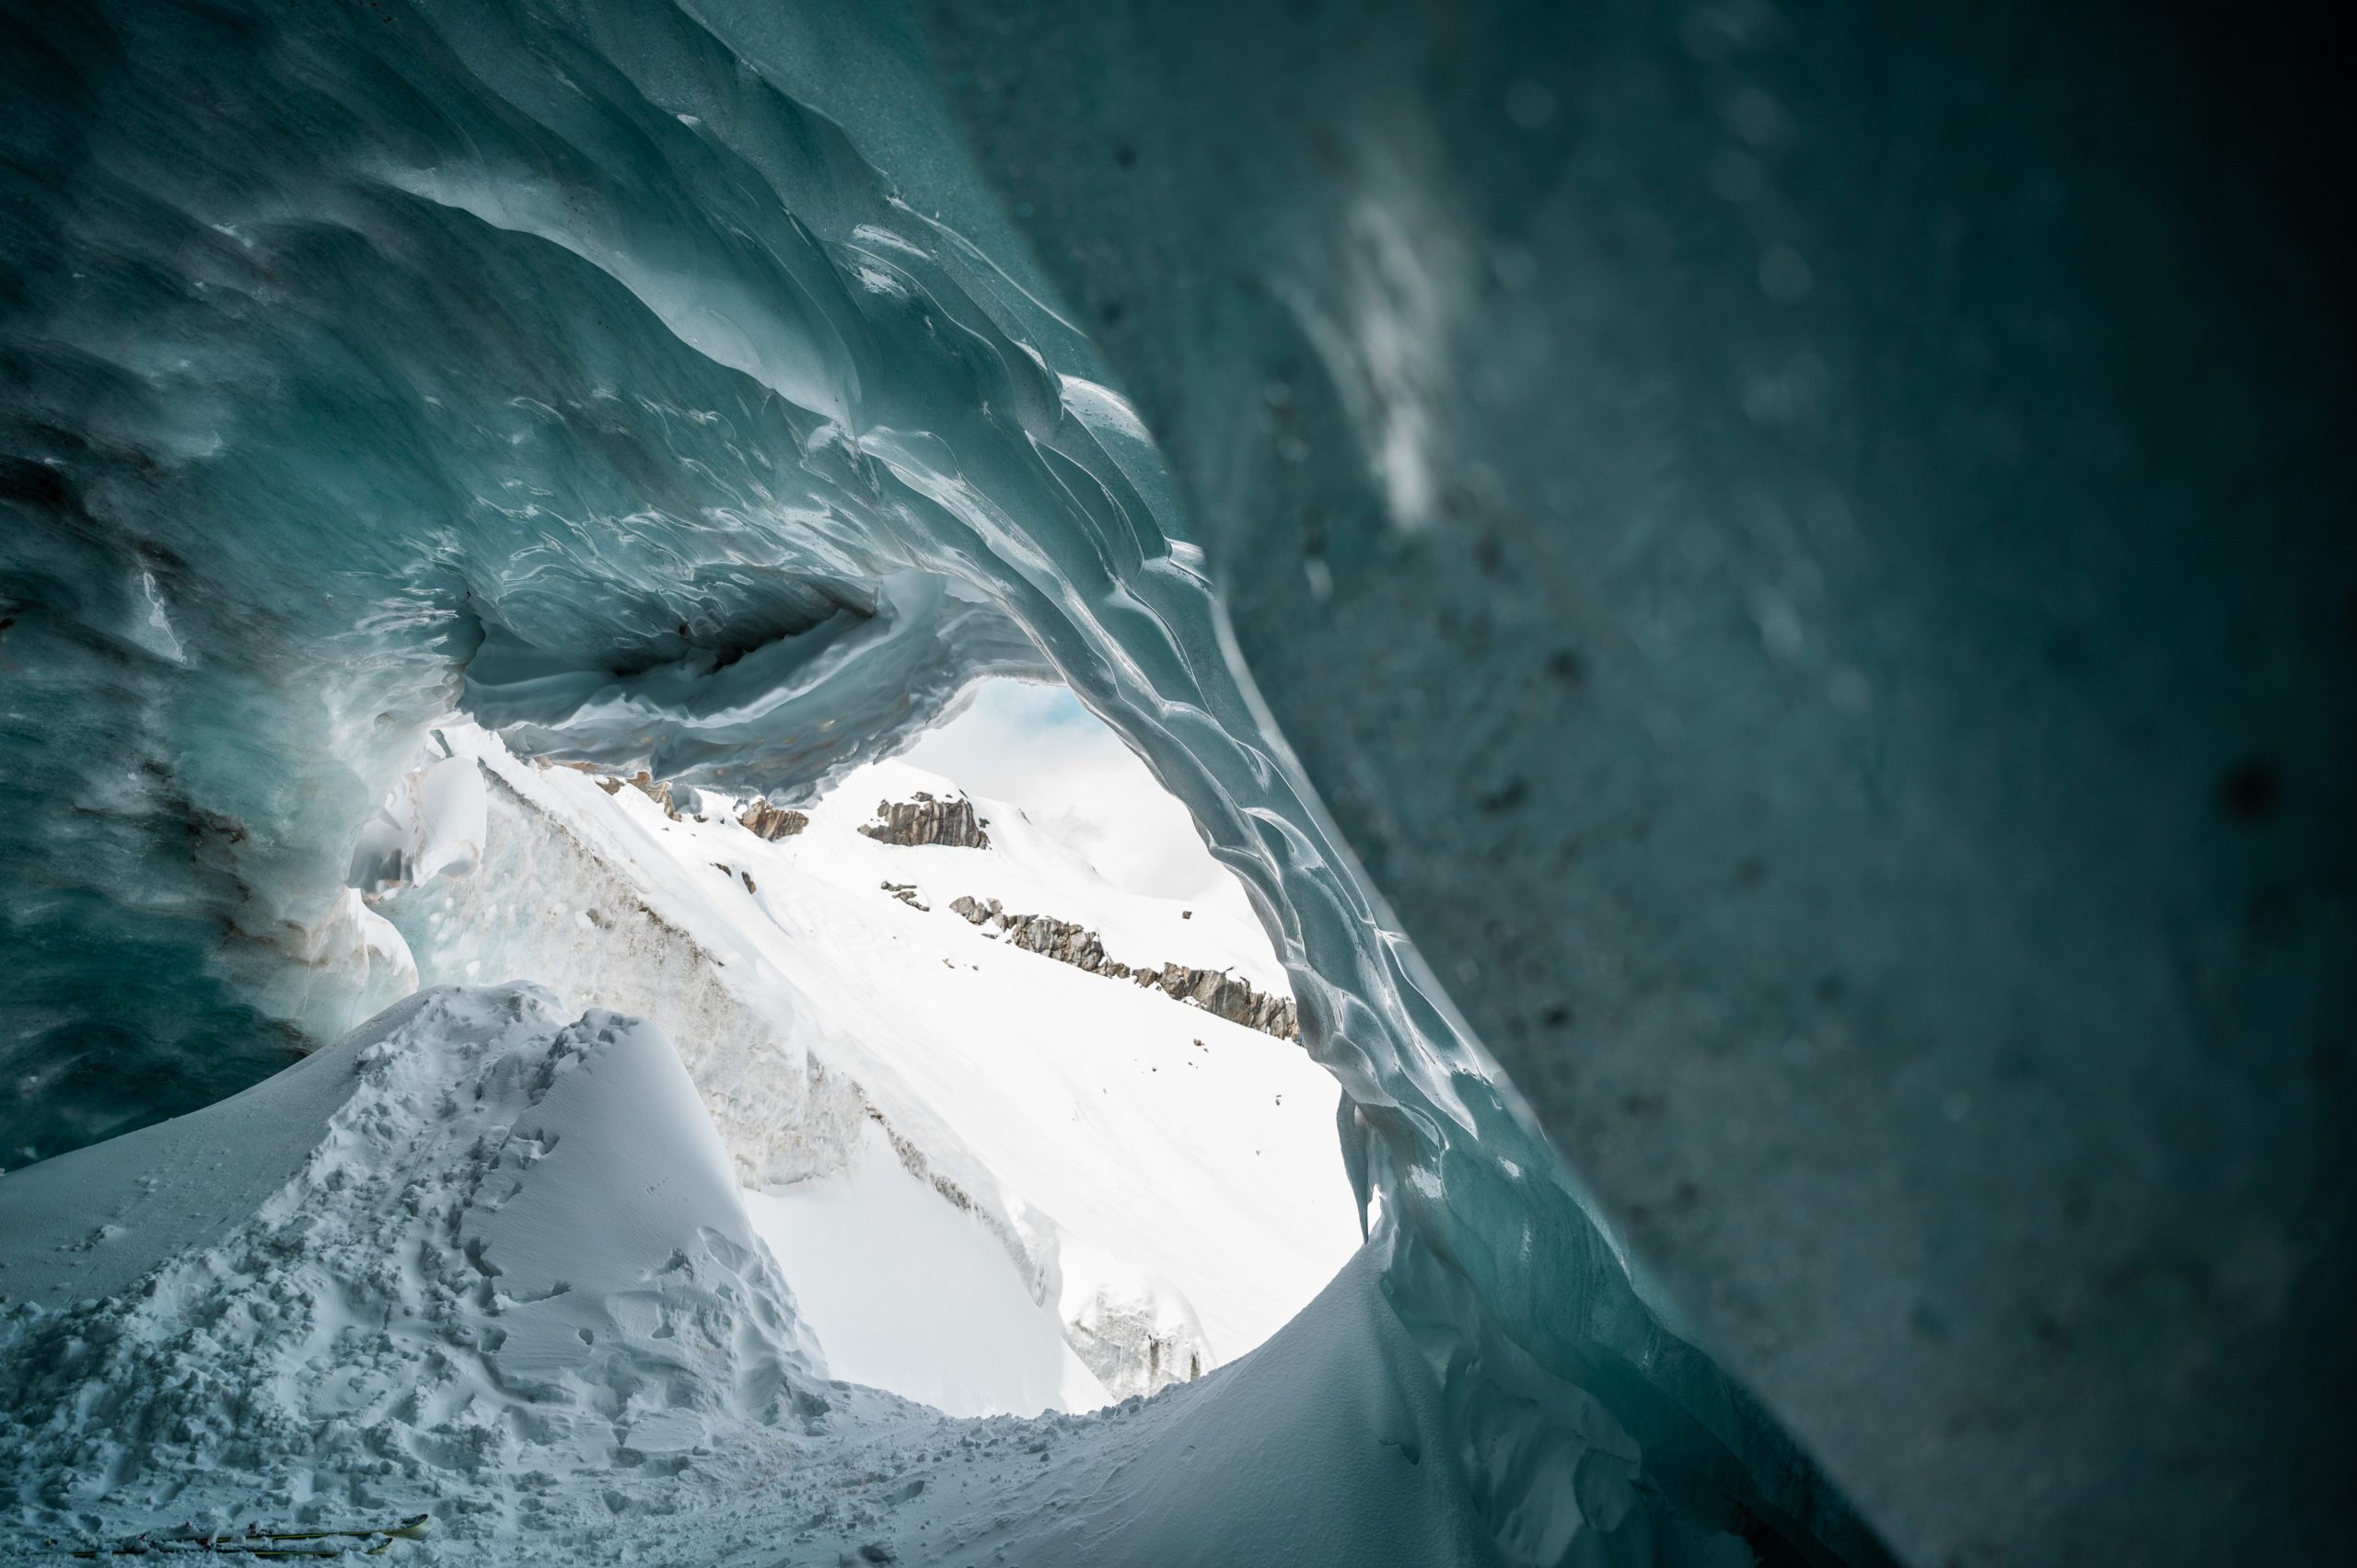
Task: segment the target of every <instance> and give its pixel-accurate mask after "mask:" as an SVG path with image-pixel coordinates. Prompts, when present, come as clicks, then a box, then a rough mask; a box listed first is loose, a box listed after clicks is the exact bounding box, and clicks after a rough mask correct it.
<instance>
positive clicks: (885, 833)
mask: <svg viewBox="0 0 2357 1568" xmlns="http://www.w3.org/2000/svg"><path fill="white" fill-rule="evenodd" d="M876 815H877V818H878V819H879V820H877V821H874V822H870V823H868V824H867V825H866V826H865V827H864V828H862V829H860V831H861V832H863V833H865V834H866V835H867V836H868V837H869V838H871V839H875V840H877V841H878V842H883V843H888V844H907V845H911V846H914V845H918V844H945V845H947V846H948V847H950V848H952V849H988V848H990V847H991V836H990V835H989V834H988V833H986V832H984V831H982V826H983V824H982V823H981V820H980V819H977V818H976V817H975V815H974V803H973V802H972V801H970V800H968V799H967V798H965V797H964V796H958V798H957V799H955V800H940V799H936V798H935V797H934V796H931V795H928V794H926V793H925V792H924V791H923V790H919V791H918V792H917V797H916V798H915V799H914V800H903V801H890V800H879V801H877V803H876Z"/></svg>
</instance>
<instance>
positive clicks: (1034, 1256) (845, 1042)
mask: <svg viewBox="0 0 2357 1568" xmlns="http://www.w3.org/2000/svg"><path fill="white" fill-rule="evenodd" d="M443 733H444V734H445V736H446V738H447V744H448V745H449V746H450V747H451V748H452V749H453V751H454V756H453V758H451V759H449V760H446V761H440V762H438V763H436V764H435V765H434V766H433V767H432V768H430V769H428V770H426V771H425V774H424V776H425V777H426V778H428V779H431V778H433V777H434V776H435V775H439V776H441V777H442V778H443V779H444V780H445V781H447V775H448V774H449V773H450V772H452V771H454V770H459V769H465V770H471V771H473V772H474V774H475V778H476V781H477V784H478V785H479V789H480V793H481V796H482V811H481V812H480V813H479V814H470V813H468V812H466V811H463V810H459V811H452V810H449V809H447V808H446V810H445V811H444V813H443V815H444V816H445V817H447V818H450V819H453V820H458V821H459V822H461V823H462V824H471V823H473V822H474V821H476V820H477V819H481V820H482V821H484V822H486V823H487V828H484V829H480V830H478V829H473V828H471V827H468V828H467V829H466V830H467V831H470V832H474V831H479V832H481V833H482V839H483V841H484V842H482V845H481V847H480V849H479V850H477V851H476V852H475V853H476V854H479V856H480V860H481V866H480V869H479V870H478V871H477V872H476V873H475V874H473V875H470V876H456V877H435V878H431V879H429V880H427V881H425V882H424V883H423V884H422V885H419V886H413V887H409V888H406V889H401V890H398V891H396V892H394V893H392V894H390V895H389V896H385V897H382V898H381V899H380V900H379V901H378V904H377V909H378V911H380V912H381V913H382V914H383V915H384V916H386V917H389V919H390V921H391V922H392V923H394V924H395V925H396V926H397V927H398V928H399V929H400V931H401V934H402V935H403V936H404V937H405V938H406V941H407V944H408V947H409V948H410V952H411V954H412V955H413V960H414V963H415V966H416V969H417V970H418V972H419V973H420V974H421V975H422V976H423V978H424V981H425V982H426V983H429V984H431V983H435V982H447V983H468V982H476V981H504V980H506V979H508V978H510V977H513V976H532V977H535V978H536V979H540V980H541V981H544V982H545V983H548V984H550V985H552V986H553V987H554V988H555V989H556V991H557V992H558V993H560V994H561V995H562V996H563V998H564V999H565V1002H566V1004H567V1005H571V1006H574V1007H576V1008H577V1007H585V1006H592V1005H595V1006H605V1007H611V1008H615V1009H618V1010H621V1011H623V1012H627V1013H631V1014H633V1015H636V1016H644V1017H647V1018H649V1019H651V1020H653V1021H655V1022H656V1024H657V1025H658V1026H659V1027H661V1028H663V1029H664V1030H665V1031H666V1032H667V1033H668V1035H669V1036H670V1037H671V1038H672V1039H673V1040H675V1041H676V1042H677V1043H678V1046H679V1051H680V1054H681V1058H682V1060H683V1062H684V1063H686V1066H687V1069H688V1071H689V1073H690V1074H691V1077H692V1078H693V1080H694V1081H695V1082H696V1084H697V1086H698V1087H699V1088H700V1090H701V1091H702V1095H703V1097H704V1099H705V1101H706V1102H707V1104H708V1105H709V1106H710V1107H711V1109H712V1111H713V1115H714V1123H715V1125H716V1126H717V1128H718V1129H719V1133H720V1136H721V1138H722V1140H723V1142H724V1144H726V1147H727V1148H728V1150H729V1154H730V1157H731V1159H732V1161H733V1163H734V1166H735V1168H736V1170H737V1177H738V1179H739V1181H740V1182H741V1183H742V1184H743V1185H744V1186H745V1187H746V1188H747V1189H748V1191H749V1198H748V1203H749V1212H750V1213H751V1214H752V1216H753V1218H754V1221H755V1223H756V1224H757V1225H759V1226H760V1227H761V1231H762V1233H763V1235H764V1236H765V1237H767V1238H768V1239H769V1240H770V1242H771V1245H772V1249H773V1250H774V1251H775V1252H776V1254H777V1256H778V1259H779V1261H780V1263H781V1266H782V1267H783V1268H784V1271H785V1273H786V1276H787V1278H788V1280H789V1282H792V1283H795V1287H796V1289H797V1290H798V1291H800V1292H801V1293H802V1294H803V1295H804V1298H805V1317H806V1319H807V1322H808V1323H809V1325H810V1327H811V1328H812V1329H813V1330H815V1332H816V1334H817V1337H818V1340H819V1343H820V1345H821V1346H822V1348H823V1350H824V1353H825V1355H826V1359H827V1364H828V1366H829V1368H830V1371H831V1372H832V1373H833V1374H834V1375H835V1376H841V1377H847V1378H851V1379H853V1380H855V1381H859V1382H864V1383H870V1384H874V1385H876V1386H878V1387H882V1388H890V1389H892V1390H894V1391H896V1392H899V1393H902V1394H905V1395H908V1396H909V1397H911V1398H915V1399H919V1400H924V1401H925V1402H927V1403H931V1404H934V1405H935V1406H937V1407H939V1408H941V1409H943V1410H946V1411H950V1412H951V1413H955V1414H984V1413H993V1412H999V1411H1006V1412H1012V1413H1018V1414H1026V1415H1028V1414H1031V1413H1034V1412H1036V1411H1039V1410H1041V1409H1056V1410H1075V1409H1087V1408H1092V1407H1094V1406H1096V1405H1099V1404H1103V1403H1107V1402H1109V1401H1110V1400H1116V1399H1120V1398H1122V1397H1125V1396H1127V1395H1129V1394H1132V1393H1145V1392H1151V1391H1153V1390H1154V1389H1155V1388H1160V1387H1163V1386H1166V1385H1167V1384H1168V1383H1171V1382H1173V1381H1184V1380H1187V1379H1189V1378H1190V1377H1192V1376H1200V1375H1201V1374H1202V1372H1205V1371H1208V1370H1209V1369H1211V1368H1212V1367H1213V1366H1216V1365H1221V1364H1222V1363H1224V1362H1226V1361H1228V1360H1232V1359H1233V1358H1235V1357H1236V1356H1237V1355H1238V1354H1241V1353H1244V1352H1245V1351H1248V1350H1249V1349H1251V1348H1252V1347H1253V1346H1255V1345H1258V1344H1259V1343H1260V1342H1262V1341H1263V1340H1265V1339H1267V1338H1268V1337H1269V1335H1270V1334H1271V1333H1272V1332H1274V1331H1275V1330H1276V1329H1277V1328H1278V1327H1279V1326H1280V1325H1282V1324H1283V1322H1284V1321H1285V1320H1286V1319H1287V1318H1290V1317H1291V1316H1292V1315H1293V1314H1294V1313H1295V1312H1296V1311H1297V1310H1299V1308H1300V1307H1302V1306H1303V1305H1304V1304H1306V1302H1307V1301H1308V1300H1309V1299H1310V1297H1311V1296H1312V1295H1315V1294H1316V1292H1317V1291H1318V1289H1319V1288H1320V1287H1321V1286H1322V1285H1323V1284H1324V1283H1326V1281H1327V1280H1328V1279H1329V1278H1331V1277H1332V1275H1333V1273H1334V1272H1335V1271H1336V1270H1337V1269H1338V1268H1340V1266H1341V1263H1342V1261H1343V1260H1345V1259H1346V1258H1347V1257H1348V1256H1349V1255H1350V1253H1351V1251H1352V1249H1353V1248H1355V1246H1356V1245H1357V1243H1358V1239H1359V1232H1358V1225H1357V1220H1356V1216H1355V1214H1354V1211H1353V1204H1352V1199H1351V1196H1350V1191H1349V1188H1348V1185H1347V1183H1346V1182H1345V1180H1344V1179H1343V1174H1342V1170H1341V1158H1340V1156H1339V1153H1338V1151H1337V1147H1336V1142H1335V1137H1334V1127H1333V1115H1334V1102H1335V1089H1334V1086H1333V1083H1332V1080H1331V1078H1330V1077H1329V1076H1328V1075H1327V1074H1325V1073H1323V1072H1322V1071H1321V1070H1320V1069H1318V1067H1317V1066H1316V1065H1315V1064H1314V1063H1311V1062H1309V1061H1308V1060H1307V1058H1306V1056H1304V1055H1303V1053H1302V1052H1301V1051H1300V1050H1299V1048H1298V1047H1297V1046H1295V1045H1294V1044H1292V1043H1290V1042H1288V1041H1285V1040H1278V1039H1274V1038H1271V1036H1270V1035H1269V1034H1267V1033H1263V1032H1260V1031H1257V1030H1254V1029H1251V1028H1245V1027H1243V1026H1242V1025H1240V1024H1237V1023H1234V1022H1231V1021H1229V1020H1228V1019H1226V1018H1223V1017H1220V1016H1214V1015H1213V1014H1211V1013H1209V1012H1206V1011H1204V1010H1202V1008H1200V1007H1197V1006H1194V1005H1190V1004H1188V1003H1186V1002H1184V1001H1179V1000H1174V999H1173V998H1172V997H1170V996H1167V995H1166V994H1164V993H1162V992H1160V991H1158V990H1152V989H1144V988H1141V987H1140V986H1138V985H1136V984H1134V983H1130V982H1126V981H1121V980H1116V979H1112V978H1108V977H1107V976H1104V975H1100V974H1095V973H1089V972H1086V971H1084V970H1078V969H1075V968H1074V967H1072V966H1071V965H1068V964H1064V963H1060V962H1057V961H1055V960H1054V959H1052V958H1049V957H1046V956H1043V955H1041V954H1039V953H1034V952H1028V951H1025V950H1023V949H1022V948H1021V947H1018V946H1016V943H1015V942H1014V941H1012V940H1007V939H1004V938H1003V937H1002V935H1001V934H1000V933H999V932H998V931H997V930H995V929H994V928H991V927H987V926H979V927H978V926H977V925H975V924H973V923H970V922H969V921H967V920H966V919H964V918H961V917H960V916H959V915H958V913H956V912H953V911H952V910H951V909H950V908H949V905H950V903H951V902H952V900H958V899H964V898H974V899H980V900H992V899H995V900H1000V901H1001V902H1002V903H1004V905H1005V906H1006V907H1007V908H1010V909H1016V910H1022V911H1025V912H1042V913H1046V914H1051V915H1053V916H1055V917H1057V918H1059V919H1062V920H1065V921H1070V922H1074V923H1079V924H1083V925H1086V926H1087V927H1088V928H1090V929H1092V930H1094V931H1096V932H1097V933H1098V934H1099V935H1101V938H1102V941H1103V944H1104V947H1105V949H1106V951H1108V952H1109V953H1111V954H1115V955H1124V956H1127V957H1128V958H1131V959H1133V960H1134V961H1135V964H1136V967H1139V968H1142V969H1143V968H1147V967H1149V966H1155V967H1158V966H1161V965H1164V964H1171V965H1179V966H1183V967H1185V968H1187V969H1190V970H1206V971H1224V972H1225V973H1227V974H1229V975H1232V976H1234V977H1235V978H1236V979H1237V981H1242V982H1244V983H1247V984H1249V985H1251V986H1253V987H1255V988H1260V989H1264V990H1267V991H1270V992H1280V993H1281V992H1282V989H1283V983H1284V981H1283V971H1282V970H1281V969H1280V968H1279V966H1278V965H1277V964H1276V962H1275V959H1274V958H1273V956H1272V955H1271V952H1270V950H1269V947H1268V942H1267V938H1266V937H1265V935H1263V934H1262V933H1261V932H1260V928H1259V926H1258V925H1257V924H1256V923H1254V922H1253V920H1252V919H1251V917H1250V914H1249V912H1248V909H1247V907H1246V906H1245V904H1244V900H1243V899H1242V897H1241V893H1240V890H1237V889H1234V887H1233V884H1232V883H1231V884H1229V885H1228V887H1227V889H1226V892H1225V895H1224V896H1215V897H1214V898H1213V899H1211V900H1191V901H1190V900H1168V899H1155V898H1151V897H1147V896H1144V895H1142V894H1139V893H1137V892H1134V891H1131V890H1129V889H1123V888H1120V887H1118V886H1116V885H1114V884H1112V883H1110V882H1109V881H1108V880H1107V879H1106V878H1105V877H1102V876H1100V875H1099V874H1098V873H1097V870H1096V868H1095V866H1094V865H1092V864H1091V863H1090V861H1089V860H1088V859H1087V858H1086V855H1085V854H1082V853H1080V852H1079V851H1078V850H1076V849H1074V847H1073V846H1072V844H1071V843H1069V842H1065V840H1064V839H1062V838H1060V837H1059V836H1058V834H1057V832H1056V831H1055V830H1053V829H1052V828H1051V827H1042V826H1040V825H1039V824H1036V823H1034V822H1033V821H1031V820H1030V819H1029V818H1028V815H1027V814H1026V812H1025V810H1024V808H1023V807H1021V806H1020V805H1018V804H1016V803H1012V802H1006V801H997V800H989V799H975V800H973V801H972V803H971V810H972V812H973V813H974V815H975V816H976V817H977V818H978V819H979V820H980V821H981V822H982V823H986V824H987V827H986V829H985V830H984V833H985V835H986V836H987V838H988V840H989V847H988V848H984V849H975V848H958V847H950V846H947V845H944V844H940V843H920V844H915V845H910V844H902V843H896V842H888V841H887V840H880V839H878V838H877V837H873V836H870V835H869V834H867V833H864V832H862V831H861V830H862V829H863V828H866V827H870V826H872V825H874V824H875V823H876V822H877V820H878V811H877V807H878V805H879V803H886V804H913V803H916V802H917V801H918V799H919V797H920V796H931V797H932V798H933V799H935V800H936V801H958V802H961V803H962V802H964V801H965V800H966V799H967V798H968V797H966V796H964V794H963V792H962V791H960V790H959V789H958V786H957V784H955V783H954V781H951V780H947V779H944V778H941V777H939V776H937V775H935V774H931V773H928V772H923V771H922V770H919V769H916V768H913V767H911V766H908V765H906V764H903V763H899V762H886V763H879V764H875V765H872V766H870V767H867V768H864V769H862V770H860V771H858V772H854V773H853V774H852V775H851V776H850V777H849V778H848V779H847V780H846V781H845V782H844V783H843V784H842V786H841V787H840V788H838V789H837V790H835V791H834V792H832V793H830V795H829V796H827V797H826V798H825V799H824V800H822V801H821V802H819V804H818V805H817V806H816V807H814V808H812V809H811V810H810V812H809V813H808V821H807V826H805V827H804V828H802V829H801V830H799V831H795V832H791V833H786V834H784V835H782V836H780V837H778V838H776V839H775V840H770V839H765V838H763V837H762V836H761V834H760V833H757V832H755V831H753V830H749V829H748V828H747V827H746V826H744V825H743V824H742V823H741V822H740V821H739V820H738V818H739V816H740V814H741V810H742V807H741V805H740V803H737V802H735V801H728V800H724V799H723V798H721V797H720V796H715V795H712V794H708V793H705V794H700V795H699V794H696V793H695V792H686V791H682V792H680V794H681V795H682V796H686V797H687V798H684V799H681V800H675V801H671V802H669V803H668V809H667V803H666V802H665V800H663V799H662V798H659V797H658V792H652V791H649V790H647V789H644V788H632V787H628V786H626V785H623V786H618V785H617V781H614V780H611V779H601V778H599V777H598V776H596V775H594V774H590V773H586V772H580V771H576V770H573V769H567V768H561V767H550V768H543V767H535V766H532V765H529V764H527V763H524V762H521V761H517V760H516V759H515V758H513V757H511V756H510V755H508V754H507V752H506V751H505V749H504V748H503V747H501V746H500V744H499V743H498V742H497V740H496V739H495V738H493V737H490V736H488V735H487V734H484V733H483V732H481V731H479V730H474V729H471V728H468V727H464V726H459V727H453V728H451V729H448V730H446V731H444V732H443ZM452 788H453V786H452V785H451V784H449V783H447V782H444V783H441V784H435V790H436V791H437V792H439V793H440V794H444V795H447V794H448V793H449V792H450V791H451V789H452ZM426 793H427V791H426V789H425V786H424V784H416V785H405V786H404V791H403V792H402V793H401V798H402V799H407V798H409V797H411V796H417V797H420V798H423V797H424V795H425V794H426ZM674 813H676V815H675V814H674ZM416 820H419V821H425V820H426V819H425V818H424V817H423V816H421V817H418V818H416ZM421 834H422V837H421V839H420V842H416V843H414V844H411V845H409V846H407V847H406V848H405V849H404V850H403V851H401V853H405V854H408V855H409V857H410V858H411V860H412V861H413V862H414V863H416V864H420V865H427V864H435V863H436V862H437V861H440V860H444V859H447V860H449V861H451V862H453V863H455V864H459V865H465V864H466V863H467V856H465V855H463V854H458V853H456V852H453V851H448V850H445V849H442V848H440V847H439V846H438V845H436V844H435V843H432V842H425V840H426V839H430V837H431V835H430V833H426V832H424V830H421ZM806 1282H807V1283H806Z"/></svg>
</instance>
